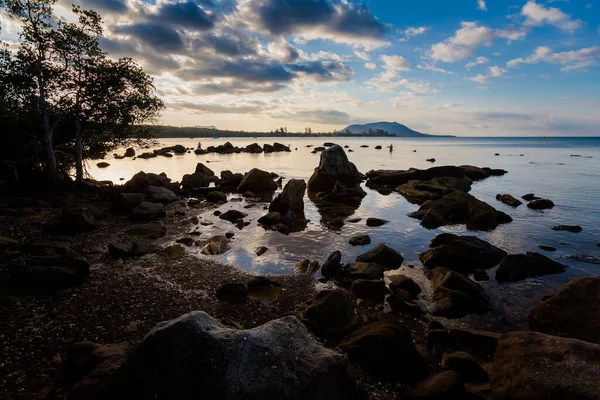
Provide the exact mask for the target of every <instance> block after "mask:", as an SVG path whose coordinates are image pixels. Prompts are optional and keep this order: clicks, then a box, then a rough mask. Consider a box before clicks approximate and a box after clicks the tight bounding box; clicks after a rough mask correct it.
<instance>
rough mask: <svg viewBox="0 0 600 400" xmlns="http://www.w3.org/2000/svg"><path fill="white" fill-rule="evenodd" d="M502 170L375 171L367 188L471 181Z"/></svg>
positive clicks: (463, 167) (372, 172)
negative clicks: (445, 179)
mask: <svg viewBox="0 0 600 400" xmlns="http://www.w3.org/2000/svg"><path fill="white" fill-rule="evenodd" d="M504 173H506V171H504V170H493V169H490V168H478V167H474V166H471V165H461V166H459V167H455V166H442V167H432V168H428V169H425V170H421V169H416V168H411V169H409V170H396V171H394V170H377V171H369V173H368V174H367V177H368V178H369V180H368V181H367V186H369V187H373V186H377V185H394V186H400V185H403V184H405V183H407V182H409V181H430V180H432V179H434V178H441V177H452V178H458V179H462V178H463V177H465V176H466V177H467V178H469V179H471V180H474V181H476V180H481V179H486V178H488V177H490V176H492V175H503V174H504Z"/></svg>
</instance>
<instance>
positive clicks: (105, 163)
mask: <svg viewBox="0 0 600 400" xmlns="http://www.w3.org/2000/svg"><path fill="white" fill-rule="evenodd" d="M96 167H98V168H107V167H110V164H109V163H107V162H105V161H102V162H99V163H98V164H96Z"/></svg>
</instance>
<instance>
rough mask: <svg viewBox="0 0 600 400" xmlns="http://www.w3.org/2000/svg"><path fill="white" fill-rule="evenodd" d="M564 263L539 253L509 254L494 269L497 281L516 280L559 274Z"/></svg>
mask: <svg viewBox="0 0 600 400" xmlns="http://www.w3.org/2000/svg"><path fill="white" fill-rule="evenodd" d="M566 267H567V266H566V265H564V264H560V263H558V262H556V261H553V260H551V259H549V258H548V257H546V256H543V255H541V254H539V253H534V252H529V251H528V252H527V254H510V255H508V256H506V257H505V258H504V260H503V261H502V263H501V264H500V266H499V267H498V269H497V270H496V280H497V281H498V283H504V282H517V281H521V280H524V279H527V278H532V277H535V276H543V275H550V274H560V273H563V272H565V269H566Z"/></svg>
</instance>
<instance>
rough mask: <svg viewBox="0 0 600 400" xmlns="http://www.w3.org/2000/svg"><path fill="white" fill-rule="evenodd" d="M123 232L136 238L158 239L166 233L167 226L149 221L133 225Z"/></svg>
mask: <svg viewBox="0 0 600 400" xmlns="http://www.w3.org/2000/svg"><path fill="white" fill-rule="evenodd" d="M125 233H127V234H128V235H129V236H133V237H136V238H138V239H159V238H161V237H164V236H165V235H166V234H167V227H166V226H165V225H163V224H161V223H160V222H149V223H147V224H141V225H137V226H134V227H133V228H130V229H128V230H127V231H125Z"/></svg>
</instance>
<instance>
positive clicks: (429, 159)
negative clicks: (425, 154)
mask: <svg viewBox="0 0 600 400" xmlns="http://www.w3.org/2000/svg"><path fill="white" fill-rule="evenodd" d="M425 161H428V162H431V163H434V162H435V158H428V159H427V160H425Z"/></svg>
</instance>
